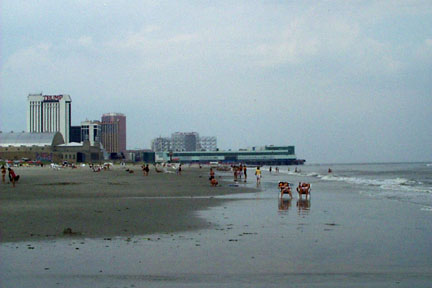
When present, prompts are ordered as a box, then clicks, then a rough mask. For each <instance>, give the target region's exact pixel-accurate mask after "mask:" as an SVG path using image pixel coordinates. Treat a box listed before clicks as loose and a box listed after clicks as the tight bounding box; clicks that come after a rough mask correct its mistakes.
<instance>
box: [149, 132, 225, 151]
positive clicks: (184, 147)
mask: <svg viewBox="0 0 432 288" xmlns="http://www.w3.org/2000/svg"><path fill="white" fill-rule="evenodd" d="M152 150H153V151H155V152H167V151H174V152H175V151H177V152H181V151H217V140H216V137H214V136H207V137H200V136H199V134H198V133H197V132H175V133H172V134H171V138H168V137H158V138H155V139H153V140H152Z"/></svg>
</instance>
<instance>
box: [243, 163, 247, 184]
mask: <svg viewBox="0 0 432 288" xmlns="http://www.w3.org/2000/svg"><path fill="white" fill-rule="evenodd" d="M243 174H244V179H245V180H244V182H246V180H247V167H246V165H244V166H243Z"/></svg>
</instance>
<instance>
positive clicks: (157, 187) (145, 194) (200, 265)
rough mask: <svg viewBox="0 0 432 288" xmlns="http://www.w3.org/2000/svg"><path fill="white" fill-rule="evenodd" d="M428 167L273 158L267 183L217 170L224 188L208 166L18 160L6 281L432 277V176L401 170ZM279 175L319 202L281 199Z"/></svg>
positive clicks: (341, 281)
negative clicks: (287, 162)
mask: <svg viewBox="0 0 432 288" xmlns="http://www.w3.org/2000/svg"><path fill="white" fill-rule="evenodd" d="M428 167H430V166H428ZM428 167H426V165H423V164H422V166H421V165H418V167H417V166H413V167H412V166H406V165H405V166H403V165H402V166H370V167H369V166H359V165H357V166H353V165H352V166H340V167H332V168H333V170H334V172H333V175H328V174H327V173H326V172H323V171H326V169H327V167H321V166H304V167H301V169H302V171H301V172H299V173H293V172H292V170H293V168H292V167H291V171H287V169H289V167H283V168H281V173H269V171H268V169H267V170H266V169H265V168H264V169H263V179H262V184H261V185H260V187H258V189H257V187H256V184H255V179H254V177H252V176H253V169H250V171H248V172H249V173H248V175H249V179H248V182H247V183H244V182H238V183H237V184H236V185H233V184H234V182H233V177H232V175H231V173H228V172H217V173H216V176H217V177H218V179H219V180H221V181H220V182H221V184H222V187H218V188H212V187H210V185H209V184H208V178H207V173H208V168H205V169H202V170H199V169H198V168H190V169H188V168H187V167H185V168H184V171H183V173H184V174H183V175H182V176H177V175H176V174H175V173H167V174H155V173H154V172H153V171H151V173H150V176H148V177H144V176H142V174H141V171H140V169H139V168H138V167H135V168H132V169H134V173H133V174H128V173H127V172H125V171H124V168H119V167H116V169H114V170H113V171H102V172H99V173H93V172H86V170H83V168H79V169H76V170H60V171H52V170H50V169H48V168H43V169H42V170H37V169H38V168H20V169H17V172H18V174H21V175H22V177H23V178H22V179H20V182H19V183H17V187H16V188H15V189H12V188H11V187H7V189H2V192H1V193H2V196H1V197H2V201H1V208H2V209H1V216H0V217H1V227H2V243H1V244H0V253H1V255H2V262H1V264H0V265H1V266H0V267H1V270H0V276H1V277H0V279H1V281H2V283H0V284H2V285H1V286H2V287H35V286H40V287H42V286H43V287H77V286H86V287H89V286H91V287H203V286H204V287H281V286H288V287H359V286H366V287H430V283H432V255H431V253H430V251H432V243H431V241H430V239H432V228H431V227H432V225H431V224H432V213H431V211H432V210H431V209H430V208H431V206H430V202H427V201H429V200H428V198H427V196H428V195H429V194H428V193H429V189H430V187H429V186H425V185H426V184H427V183H430V182H428V181H429V180H430V179H423V182H421V181H417V180H420V179H417V180H416V181H417V182H418V183H422V184H417V182H416V181H414V180H413V179H414V178H409V179H408V178H407V179H405V178H403V177H402V176H403V175H407V173H406V172H405V171H411V172H410V173H411V174H412V175H420V176H416V177H420V178H422V177H423V176H421V175H423V174H422V173H424V175H429V171H430V170H428V169H430V168H428ZM25 169H29V170H25ZM362 169H363V170H364V171H363V170H362ZM389 169H392V170H391V171H392V173H396V174H390V173H389V172H388V171H387V170H389ZM413 169H414V170H413ZM370 170H373V171H372V172H370V173H369V174H366V173H365V171H370ZM41 171H42V172H41ZM394 171H396V172H394ZM400 171H402V172H400ZM152 172H153V173H152ZM62 173H63V174H62ZM398 173H401V174H400V175H399V174H398ZM411 174H410V175H411ZM377 175H378V176H379V177H378V176H377ZM401 175H402V176H401ZM41 176H42V177H41ZM33 177H36V178H37V179H38V180H31V181H30V179H33ZM219 177H220V178H219ZM413 177H414V176H413ZM423 178H424V177H423ZM21 180H22V182H21ZM279 180H287V181H289V182H291V183H298V181H308V182H310V183H311V184H312V195H311V199H309V201H305V200H300V199H298V196H297V195H296V193H294V199H292V200H289V199H288V197H287V196H284V197H285V199H284V200H282V201H280V200H279V199H278V197H279V195H278V190H277V188H276V187H277V182H278V181H279ZM27 181H28V182H27ZM146 181H147V182H146ZM354 182H355V183H354ZM363 182H364V183H363ZM414 182H415V183H414ZM27 183H28V184H27ZM30 183H31V184H30ZM67 183H69V184H67ZM70 183H75V184H70ZM114 183H117V184H114ZM425 183H426V184H425ZM36 184H39V185H36ZM54 184H55V185H54ZM25 185H27V188H26V189H24V187H25ZM419 185H423V186H419ZM427 185H429V184H427ZM20 186H21V187H20ZM59 187H60V188H59ZM2 188H3V187H2ZM408 188H409V189H408ZM20 189H21V190H20ZM27 189H29V190H32V191H25V190H27ZM414 189H417V190H418V191H417V192H416V194H413V193H411V194H410V192H409V191H412V190H414ZM405 190H406V191H405ZM419 191H423V192H424V193H423V192H421V193H420V192H419ZM19 193H22V194H23V195H18V194H19ZM422 193H423V194H424V195H423V194H422ZM3 194H8V195H7V196H4V195H3ZM9 194H10V195H9ZM424 196H426V198H425V199H426V200H425V201H423V200H422V199H423V197H424ZM419 197H420V198H419ZM420 200H421V201H420ZM173 210H175V211H173ZM101 211H102V212H101ZM20 218H25V219H20ZM50 218H51V219H50ZM174 218H175V219H174ZM8 222H12V223H8ZM38 222H41V223H38ZM14 223H15V224H16V223H18V224H19V225H16V226H19V227H14V226H15V225H14ZM45 226H48V227H51V228H48V227H45ZM100 226H102V227H100ZM106 226H107V227H106ZM3 227H5V228H3ZM65 227H70V228H71V229H72V231H76V232H77V233H78V234H76V235H64V234H63V230H64V228H65ZM36 228H37V229H36ZM44 229H45V230H44ZM124 230H127V231H124ZM41 231H44V232H43V233H41ZM6 232H7V233H6ZM29 233H30V234H34V235H33V236H31V235H30V234H29ZM35 234H40V235H35ZM47 235H48V236H47Z"/></svg>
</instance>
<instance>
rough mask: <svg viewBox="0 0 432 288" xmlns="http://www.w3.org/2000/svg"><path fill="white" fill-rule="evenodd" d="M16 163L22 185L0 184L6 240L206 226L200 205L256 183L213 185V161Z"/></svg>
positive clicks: (145, 232)
mask: <svg viewBox="0 0 432 288" xmlns="http://www.w3.org/2000/svg"><path fill="white" fill-rule="evenodd" d="M126 168H128V169H133V170H134V173H128V172H126V171H125V169H126ZM14 170H15V172H16V173H17V174H19V175H21V178H20V181H19V182H18V183H17V184H16V187H15V188H12V185H11V184H1V186H0V187H1V192H0V201H1V202H0V203H1V204H0V206H1V213H0V227H1V229H0V232H1V234H0V243H5V242H21V241H29V240H32V241H37V240H52V239H57V238H70V237H73V238H112V237H132V236H138V235H148V234H155V233H174V232H179V231H187V230H193V229H203V228H208V227H210V226H211V224H210V223H208V222H207V221H206V220H205V219H202V218H200V217H199V216H198V215H197V214H196V212H197V211H199V210H204V209H208V208H210V207H215V206H219V205H221V203H223V202H225V201H232V200H231V199H216V198H214V196H219V195H228V194H237V193H248V192H253V191H255V189H253V188H248V187H244V186H242V185H239V187H231V186H229V183H227V182H223V178H219V175H217V177H218V180H219V182H220V184H221V186H220V187H211V186H210V184H209V183H208V179H207V178H208V168H202V169H199V168H195V167H184V169H183V171H182V175H181V176H180V175H176V174H175V173H172V172H171V173H156V172H155V171H154V170H152V171H150V175H149V176H143V174H142V171H141V168H140V167H139V166H126V167H119V166H115V167H114V169H112V170H110V171H101V172H97V173H96V172H92V171H91V170H90V168H89V167H79V168H77V169H71V168H64V169H61V170H59V171H56V170H53V169H51V168H48V167H43V168H41V167H19V168H14ZM250 181H252V180H250ZM5 188H6V189H5Z"/></svg>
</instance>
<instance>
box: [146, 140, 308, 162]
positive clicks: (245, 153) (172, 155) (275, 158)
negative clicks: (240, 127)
mask: <svg viewBox="0 0 432 288" xmlns="http://www.w3.org/2000/svg"><path fill="white" fill-rule="evenodd" d="M155 155H156V162H169V161H174V162H180V163H202V164H208V163H210V162H218V163H220V164H237V163H243V164H247V165H260V166H261V165H301V164H303V163H304V162H305V160H302V159H297V157H296V155H295V147H294V146H272V145H270V146H265V147H261V148H258V149H257V148H255V147H253V148H252V149H242V150H239V151H192V152H190V151H181V152H180V151H177V152H155Z"/></svg>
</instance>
